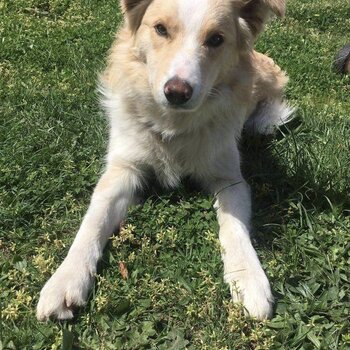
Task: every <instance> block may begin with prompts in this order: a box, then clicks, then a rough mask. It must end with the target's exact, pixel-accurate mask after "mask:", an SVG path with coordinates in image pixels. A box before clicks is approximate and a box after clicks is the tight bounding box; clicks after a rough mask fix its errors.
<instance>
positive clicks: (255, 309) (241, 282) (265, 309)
mask: <svg viewBox="0 0 350 350" xmlns="http://www.w3.org/2000/svg"><path fill="white" fill-rule="evenodd" d="M226 282H228V283H229V285H230V290H231V296H232V300H233V301H234V302H240V303H242V304H243V306H244V308H245V310H246V315H247V316H250V317H254V318H257V319H259V320H264V319H267V318H270V317H271V316H272V309H273V296H272V293H271V289H270V284H269V281H268V279H267V277H266V276H265V274H264V272H263V271H259V272H252V271H250V272H248V271H245V272H244V273H243V274H239V275H237V274H231V275H228V276H226Z"/></svg>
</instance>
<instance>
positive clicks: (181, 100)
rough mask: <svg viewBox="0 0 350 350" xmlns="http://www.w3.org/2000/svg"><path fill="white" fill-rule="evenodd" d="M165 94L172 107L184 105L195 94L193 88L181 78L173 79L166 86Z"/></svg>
mask: <svg viewBox="0 0 350 350" xmlns="http://www.w3.org/2000/svg"><path fill="white" fill-rule="evenodd" d="M164 94H165V97H166V98H167V100H168V101H169V102H170V104H172V105H177V106H179V105H183V104H185V103H186V102H187V101H189V100H190V99H191V97H192V94H193V89H192V86H191V85H190V84H189V83H187V81H185V80H182V79H180V78H177V77H175V78H172V79H170V80H169V81H168V82H167V83H166V84H165V85H164Z"/></svg>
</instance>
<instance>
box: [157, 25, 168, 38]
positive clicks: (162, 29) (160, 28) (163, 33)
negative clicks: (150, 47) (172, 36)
mask: <svg viewBox="0 0 350 350" xmlns="http://www.w3.org/2000/svg"><path fill="white" fill-rule="evenodd" d="M154 29H155V30H156V32H157V34H158V35H159V36H168V31H167V29H166V28H165V27H164V26H163V24H156V25H155V26H154Z"/></svg>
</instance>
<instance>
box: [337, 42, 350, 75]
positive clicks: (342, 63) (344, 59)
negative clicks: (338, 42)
mask: <svg viewBox="0 0 350 350" xmlns="http://www.w3.org/2000/svg"><path fill="white" fill-rule="evenodd" d="M333 67H334V70H335V71H336V72H337V73H343V74H347V73H350V44H348V45H345V46H344V47H343V48H342V49H341V50H340V51H339V52H338V53H337V55H336V56H335V60H334V63H333Z"/></svg>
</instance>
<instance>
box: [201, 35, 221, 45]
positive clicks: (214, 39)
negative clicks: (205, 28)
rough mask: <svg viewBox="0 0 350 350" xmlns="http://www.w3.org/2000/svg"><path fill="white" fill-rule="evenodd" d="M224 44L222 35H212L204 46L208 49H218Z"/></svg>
mask: <svg viewBox="0 0 350 350" xmlns="http://www.w3.org/2000/svg"><path fill="white" fill-rule="evenodd" d="M223 42H224V37H223V35H222V34H214V35H212V36H211V37H210V38H209V39H207V41H206V42H205V45H206V46H208V47H219V46H220V45H222V44H223Z"/></svg>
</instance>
